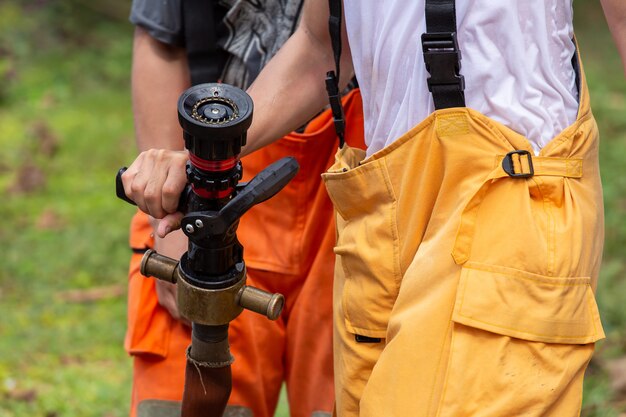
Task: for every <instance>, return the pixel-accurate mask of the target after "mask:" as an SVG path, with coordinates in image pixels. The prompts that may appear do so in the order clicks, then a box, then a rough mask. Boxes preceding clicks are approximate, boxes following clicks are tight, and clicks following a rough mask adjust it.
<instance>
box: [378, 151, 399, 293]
mask: <svg viewBox="0 0 626 417" xmlns="http://www.w3.org/2000/svg"><path fill="white" fill-rule="evenodd" d="M381 171H382V174H383V177H384V178H385V185H386V186H387V193H388V194H389V196H390V197H391V198H392V200H393V202H392V203H391V212H390V213H389V229H390V230H391V237H392V238H393V242H392V246H393V275H394V281H395V284H396V294H395V297H394V304H395V298H397V295H398V291H399V290H400V284H401V283H402V268H401V266H400V233H399V232H398V218H397V215H398V199H397V197H396V193H395V192H394V189H393V184H392V183H391V178H390V177H389V168H388V167H387V160H386V159H385V158H383V159H382V160H381Z"/></svg>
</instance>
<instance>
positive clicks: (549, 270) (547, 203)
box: [532, 177, 556, 277]
mask: <svg viewBox="0 0 626 417" xmlns="http://www.w3.org/2000/svg"><path fill="white" fill-rule="evenodd" d="M532 180H533V182H534V183H535V184H536V185H537V189H538V190H539V192H540V193H541V199H542V200H543V210H544V212H545V215H546V247H547V248H548V259H547V265H546V274H545V275H547V276H549V277H552V276H554V274H555V272H554V266H555V263H556V232H555V230H554V228H555V227H556V225H555V220H554V213H553V210H552V205H553V204H552V201H551V200H550V198H549V197H548V196H547V195H546V193H545V192H544V188H545V186H544V182H543V180H541V179H540V178H538V177H533V178H532Z"/></svg>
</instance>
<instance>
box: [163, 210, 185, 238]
mask: <svg viewBox="0 0 626 417" xmlns="http://www.w3.org/2000/svg"><path fill="white" fill-rule="evenodd" d="M183 217H184V214H183V213H181V212H180V211H177V212H176V213H172V214H168V215H166V216H165V217H163V218H162V219H161V221H160V222H159V225H158V226H157V236H159V237H161V238H163V237H165V236H166V235H167V234H168V233H170V232H172V231H174V230H176V229H180V222H181V220H182V219H183Z"/></svg>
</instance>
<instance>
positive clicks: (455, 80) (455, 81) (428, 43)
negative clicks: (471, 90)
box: [422, 32, 465, 93]
mask: <svg viewBox="0 0 626 417" xmlns="http://www.w3.org/2000/svg"><path fill="white" fill-rule="evenodd" d="M422 51H423V52H424V62H425V63H426V70H427V71H428V72H429V73H430V77H429V78H428V91H430V92H431V93H432V92H433V87H434V88H435V89H437V87H444V88H446V89H450V88H452V89H453V90H455V91H460V92H462V91H463V90H464V89H465V77H463V76H462V75H461V51H460V50H459V43H458V42H457V38H456V32H447V33H445V32H444V33H423V34H422Z"/></svg>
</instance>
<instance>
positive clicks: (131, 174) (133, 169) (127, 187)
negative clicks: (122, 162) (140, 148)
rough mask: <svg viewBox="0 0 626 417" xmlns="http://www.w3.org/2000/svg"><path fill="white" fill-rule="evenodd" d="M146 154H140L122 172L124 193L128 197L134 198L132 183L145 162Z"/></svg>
mask: <svg viewBox="0 0 626 417" xmlns="http://www.w3.org/2000/svg"><path fill="white" fill-rule="evenodd" d="M143 158H144V155H143V153H141V154H139V156H138V157H137V158H136V159H135V160H134V161H133V163H132V164H131V165H130V166H129V167H128V168H127V169H126V171H124V173H123V174H122V185H123V186H124V194H126V197H128V198H130V199H132V200H133V201H134V199H133V191H132V188H131V185H132V183H133V180H134V179H135V176H136V175H137V172H138V171H139V170H140V169H141V165H142V163H143Z"/></svg>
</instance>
